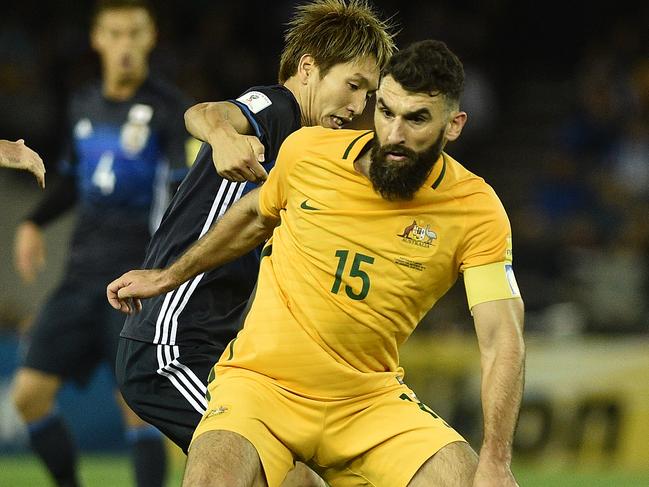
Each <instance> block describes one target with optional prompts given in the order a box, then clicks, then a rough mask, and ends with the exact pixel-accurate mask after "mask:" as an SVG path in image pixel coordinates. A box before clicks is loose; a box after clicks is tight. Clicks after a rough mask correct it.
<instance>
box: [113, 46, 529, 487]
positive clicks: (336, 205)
mask: <svg viewBox="0 0 649 487" xmlns="http://www.w3.org/2000/svg"><path fill="white" fill-rule="evenodd" d="M463 80H464V73H463V69H462V65H461V63H460V61H459V60H458V59H457V57H456V56H455V55H454V54H453V53H452V52H450V51H449V50H448V48H447V47H446V45H445V44H444V43H442V42H438V41H424V42H420V43H416V44H413V45H412V46H410V47H409V48H407V49H405V50H402V51H399V52H398V53H396V54H395V55H394V56H393V57H392V59H391V61H390V62H389V64H388V66H387V68H386V69H385V71H384V75H383V78H382V80H381V83H380V87H379V90H378V92H377V103H376V110H375V117H374V121H375V130H376V133H375V134H374V133H372V132H360V133H359V132H357V131H349V130H342V131H337V132H336V131H331V130H327V129H324V128H320V127H313V128H304V129H302V130H300V131H298V132H296V133H295V134H293V135H292V136H290V137H289V138H288V139H287V140H286V142H285V143H284V144H283V146H282V148H281V150H280V154H279V157H278V160H277V164H276V166H275V169H274V170H273V172H271V173H270V175H269V179H268V181H267V182H266V183H265V184H264V185H263V186H262V187H261V188H260V189H259V190H257V191H255V192H252V193H250V194H249V195H247V196H246V197H245V198H243V199H242V200H241V201H240V202H239V203H238V204H237V205H235V206H234V207H233V208H232V209H231V211H229V212H228V213H227V214H226V215H225V216H224V218H223V219H222V220H221V221H220V222H219V224H217V225H216V227H215V228H214V229H213V231H211V232H210V233H208V234H207V235H206V236H205V238H203V239H201V240H199V242H197V244H196V245H194V246H193V247H192V248H191V249H190V250H189V251H188V252H186V253H185V254H184V255H183V256H182V257H181V258H180V259H178V260H177V261H176V262H175V263H174V264H172V265H171V266H169V267H168V268H166V269H162V270H146V271H131V272H130V273H127V274H125V275H124V276H122V277H121V278H120V279H117V280H116V281H114V282H113V283H112V284H111V285H110V286H109V287H108V290H107V292H108V297H109V301H110V302H111V304H112V305H113V306H114V307H116V308H120V309H122V311H125V312H132V311H134V310H137V307H138V298H145V297H149V296H153V295H157V294H160V293H161V292H166V291H168V290H169V289H172V288H175V287H177V286H178V285H180V284H181V283H182V282H185V281H186V280H187V279H189V278H191V277H192V276H194V275H196V274H198V273H200V272H203V271H204V270H206V269H209V268H211V267H213V266H216V265H222V264H223V263H224V262H227V261H228V260H230V259H232V258H233V257H235V256H237V255H239V254H241V253H242V252H245V251H247V250H248V249H250V248H252V247H254V246H255V245H257V244H258V243H259V242H261V241H263V240H264V239H265V238H267V237H268V236H269V235H270V234H271V232H272V237H271V238H270V240H269V241H268V242H267V243H266V245H265V247H264V250H263V253H262V256H263V257H262V263H261V267H260V274H259V281H258V285H257V289H256V292H255V295H254V297H253V298H252V303H251V307H250V310H249V312H248V313H247V315H246V318H245V323H244V327H243V329H242V331H241V332H240V333H239V334H238V336H237V338H236V339H235V340H233V341H232V342H230V344H229V346H228V347H227V349H226V350H225V352H224V353H223V354H222V355H221V358H220V359H219V361H218V363H217V364H216V366H215V368H214V371H213V374H212V376H211V377H212V381H211V382H210V386H209V390H208V392H209V397H210V401H209V406H208V410H207V412H206V414H205V415H204V417H203V420H202V421H201V424H200V425H199V426H198V428H197V429H196V432H195V434H194V439H193V442H192V445H191V448H190V451H189V458H188V464H187V469H186V472H185V479H184V484H183V485H186V486H197V485H200V486H217V485H223V482H224V481H225V479H229V478H237V479H239V483H237V484H236V485H240V486H258V485H268V486H270V487H276V486H277V485H279V483H280V482H281V479H282V478H283V477H284V475H285V474H286V472H287V471H288V470H289V469H290V468H291V465H292V463H293V462H294V461H295V460H296V459H299V460H301V461H303V462H305V463H307V464H308V465H310V466H311V467H312V468H314V469H315V470H316V471H317V472H318V473H319V474H320V475H321V476H322V477H323V478H324V479H325V480H326V481H327V482H328V483H329V484H330V485H333V486H336V487H338V486H355V485H375V486H385V487H405V486H410V487H415V486H436V487H440V486H441V487H446V486H448V487H458V486H471V485H473V486H474V487H487V486H489V487H503V486H504V487H514V486H516V485H517V483H516V480H515V479H514V476H513V474H512V472H511V467H510V463H511V454H512V452H511V445H512V438H513V434H514V428H515V424H516V418H517V415H518V410H519V407H520V401H521V396H522V390H523V368H524V354H525V352H524V343H523V337H522V328H523V302H522V300H521V297H520V293H519V290H518V287H517V286H516V280H515V278H514V274H513V269H512V260H511V259H512V253H511V249H512V248H511V231H510V225H509V221H508V218H507V215H506V213H505V210H504V208H503V206H502V204H501V203H500V201H499V199H498V197H497V196H496V194H495V192H494V191H493V189H492V188H491V187H490V186H489V185H488V184H487V183H486V182H485V181H484V180H483V179H482V178H480V177H478V176H476V175H475V174H473V173H471V172H470V171H468V170H467V169H466V168H464V167H463V166H462V165H461V164H460V163H459V162H457V161H456V160H454V159H453V158H452V157H451V156H450V155H448V154H447V153H446V152H444V151H443V149H444V147H445V145H446V143H447V142H448V141H453V140H456V139H457V138H458V137H459V136H460V133H461V130H462V127H463V126H464V124H465V121H466V118H467V115H466V113H465V112H463V111H461V110H460V108H459V100H460V95H461V91H462V86H463ZM280 223H281V224H280ZM235 231H236V232H237V234H238V238H237V239H232V238H228V236H229V235H232V234H233V233H234V232H235ZM459 274H463V275H464V284H465V287H466V292H467V298H468V305H469V309H470V311H471V313H472V315H473V319H474V323H475V328H476V332H477V337H478V342H479V346H480V354H481V364H482V407H483V412H484V438H483V443H482V446H481V449H480V455H479V457H478V455H476V453H475V452H474V451H473V450H472V449H471V447H470V446H469V445H468V444H467V443H466V442H465V440H464V439H463V438H462V437H461V436H460V435H459V434H458V433H457V432H456V431H455V430H454V429H452V428H451V427H450V426H449V425H447V424H446V423H445V422H444V421H443V420H442V419H441V418H440V417H439V416H437V414H435V413H434V412H433V411H432V410H431V409H430V408H429V407H428V406H426V405H424V404H422V403H421V402H420V401H419V400H418V399H417V397H416V395H415V393H414V392H413V391H412V390H411V389H410V388H408V386H407V385H406V384H405V383H404V382H403V376H404V372H403V370H402V369H401V368H400V367H399V359H398V347H399V345H400V344H401V343H403V342H404V341H405V340H406V338H407V337H408V336H409V335H410V334H411V333H412V331H413V329H414V328H415V327H416V325H417V324H418V323H419V321H420V320H421V318H422V317H423V316H424V314H425V313H426V312H427V311H428V310H429V309H430V308H431V307H432V306H433V305H434V304H435V302H436V301H437V300H439V299H440V298H441V297H442V296H443V295H444V293H445V292H446V291H447V290H448V289H449V288H450V287H451V286H452V285H453V283H454V282H455V281H456V279H457V277H458V275H459ZM132 299H135V302H132V301H131V300H132Z"/></svg>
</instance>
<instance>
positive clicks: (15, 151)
mask: <svg viewBox="0 0 649 487" xmlns="http://www.w3.org/2000/svg"><path fill="white" fill-rule="evenodd" d="M0 166H1V167H10V168H13V169H24V170H26V171H29V172H31V173H32V174H33V175H34V176H35V177H36V181H38V184H39V186H40V187H41V188H45V166H44V165H43V160H42V159H41V156H39V155H38V154H37V153H36V152H34V151H33V150H32V149H30V148H29V147H27V146H26V145H25V141H24V140H23V139H19V140H17V141H16V142H11V141H10V140H0Z"/></svg>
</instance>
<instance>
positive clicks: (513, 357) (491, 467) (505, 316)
mask: <svg viewBox="0 0 649 487" xmlns="http://www.w3.org/2000/svg"><path fill="white" fill-rule="evenodd" d="M471 311H472V313H473V320H474V324H475V328H476V333H477V335H478V344H479V346H480V362H481V367H482V386H481V395H482V411H483V416H484V437H483V441H482V447H481V449H480V459H479V462H478V469H477V471H476V475H475V479H474V482H473V487H517V486H518V484H517V483H516V480H515V479H514V476H513V474H512V472H511V459H512V442H513V438H514V430H515V428H516V421H517V419H518V412H519V409H520V405H521V398H522V395H523V383H524V372H525V345H524V342H523V301H522V300H521V299H520V298H514V299H501V300H497V301H488V302H485V303H480V304H476V305H475V306H474V307H473V308H472V309H471Z"/></svg>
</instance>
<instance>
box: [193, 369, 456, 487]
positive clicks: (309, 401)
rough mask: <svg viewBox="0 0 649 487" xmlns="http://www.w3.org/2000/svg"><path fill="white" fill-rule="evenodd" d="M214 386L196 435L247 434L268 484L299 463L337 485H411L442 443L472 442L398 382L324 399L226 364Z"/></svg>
mask: <svg viewBox="0 0 649 487" xmlns="http://www.w3.org/2000/svg"><path fill="white" fill-rule="evenodd" d="M208 390H209V397H210V401H209V404H208V408H207V412H206V413H205V415H204V416H203V419H202V420H201V422H200V424H199V425H198V427H197V428H196V431H195V432H194V438H193V439H194V440H195V439H196V438H197V437H198V436H200V435H202V434H203V433H205V432H208V431H216V430H227V431H233V432H235V433H238V434H240V435H241V436H243V437H244V438H246V439H247V440H248V441H250V442H251V443H252V444H253V445H254V447H255V448H256V449H257V452H258V454H259V457H260V459H261V462H262V465H263V468H264V472H265V474H266V479H267V481H268V485H269V487H277V486H279V485H280V484H281V483H282V481H283V480H284V477H285V476H286V474H287V473H288V471H289V470H291V469H292V468H293V466H294V462H295V461H296V460H299V461H302V462H304V463H306V464H307V465H309V466H310V467H311V468H313V469H314V470H315V471H316V472H318V473H319V474H320V475H321V476H322V478H323V479H324V480H325V481H327V482H328V483H329V485H330V486H331V487H352V486H360V485H364V486H366V485H372V486H376V487H401V486H403V487H405V486H406V485H407V484H408V482H409V481H410V479H412V477H413V476H414V475H415V473H416V472H417V470H419V468H420V467H421V466H422V465H423V464H424V463H425V462H426V460H428V459H429V458H430V457H431V456H433V455H434V454H435V453H436V452H437V451H439V450H440V449H441V448H442V447H444V446H445V445H448V444H449V443H452V442H455V441H465V440H464V439H463V438H462V436H460V434H459V433H457V432H456V431H455V430H454V429H452V428H450V427H449V426H448V425H447V424H446V423H445V422H444V421H443V420H442V419H441V418H439V417H437V415H436V414H435V413H434V412H433V411H432V410H430V409H429V408H428V407H427V406H425V405H424V404H422V403H421V402H419V401H418V400H417V398H416V396H415V394H414V393H413V392H412V391H411V390H410V389H409V388H408V387H407V386H406V385H404V384H400V383H398V382H397V381H396V380H395V385H394V386H393V387H392V386H391V387H387V388H385V387H384V388H382V389H380V390H377V391H376V392H373V393H371V394H366V395H363V396H358V397H353V398H350V399H341V400H322V399H313V398H308V397H304V396H302V395H297V394H294V393H292V392H289V391H287V390H285V389H283V388H282V387H280V386H279V385H277V384H276V383H275V382H274V381H273V380H271V379H269V378H267V377H265V376H262V375H259V374H256V373H254V372H250V371H246V370H242V369H229V368H219V369H218V374H217V376H216V378H215V379H214V380H213V381H212V382H211V383H210V385H209V387H208Z"/></svg>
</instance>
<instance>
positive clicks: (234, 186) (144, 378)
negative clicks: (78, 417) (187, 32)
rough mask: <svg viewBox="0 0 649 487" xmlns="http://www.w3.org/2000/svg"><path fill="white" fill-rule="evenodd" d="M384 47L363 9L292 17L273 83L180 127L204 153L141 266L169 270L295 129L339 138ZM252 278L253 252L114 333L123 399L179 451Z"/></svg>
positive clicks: (381, 33)
mask: <svg viewBox="0 0 649 487" xmlns="http://www.w3.org/2000/svg"><path fill="white" fill-rule="evenodd" d="M393 49H394V44H393V40H392V36H391V34H390V33H389V32H388V26H387V24H386V23H385V22H384V21H381V20H380V19H379V18H378V17H377V15H376V13H375V12H374V11H373V9H372V8H370V7H369V6H368V4H366V3H365V2H363V1H350V2H344V1H342V0H318V1H315V2H311V3H307V4H305V5H303V6H301V7H299V8H298V9H297V11H296V14H295V16H294V17H293V19H292V21H291V22H290V24H289V29H288V31H287V32H286V45H285V48H284V50H283V53H282V56H281V62H280V68H279V82H280V84H277V85H272V86H256V87H253V88H250V89H249V90H247V91H246V92H245V93H244V94H243V95H241V96H240V97H239V98H237V99H236V100H230V101H227V102H218V103H211V104H201V105H198V106H197V107H195V108H194V109H192V110H190V111H188V113H187V115H186V121H187V127H188V129H189V130H190V132H191V133H192V134H193V135H194V136H196V137H197V138H199V139H201V140H204V141H206V142H207V143H205V144H203V146H202V148H201V150H200V152H199V154H198V156H197V160H196V162H195V163H194V164H193V166H192V169H191V170H190V172H189V175H188V176H187V178H186V179H185V181H184V182H183V184H182V186H181V187H180V188H179V190H178V192H177V193H176V195H175V196H174V198H173V199H172V201H171V204H170V205H169V208H168V210H167V212H166V214H165V216H164V218H163V220H162V223H161V225H160V227H159V229H158V230H157V231H156V233H155V235H154V236H153V239H152V241H151V244H150V245H149V247H148V249H147V255H146V259H145V261H144V267H145V268H158V267H164V266H167V265H169V264H171V263H172V262H174V261H175V260H176V258H177V257H178V256H179V255H181V254H182V252H184V251H185V250H186V249H187V248H188V247H189V246H190V245H192V244H193V243H194V242H195V241H196V240H198V239H199V238H200V237H201V236H202V235H204V234H205V232H207V231H208V230H209V228H210V227H211V226H212V224H213V223H214V222H216V221H217V220H218V218H219V217H220V216H221V215H222V214H223V213H224V212H225V211H226V210H227V209H228V208H229V207H230V206H231V205H232V204H233V203H234V202H236V201H237V200H238V199H239V198H240V197H241V196H242V195H243V194H245V193H247V192H248V191H250V190H251V189H253V188H254V187H256V185H257V184H256V183H257V182H258V181H263V180H264V179H265V177H266V173H267V171H268V170H270V169H271V168H272V167H273V165H274V161H275V158H276V156H277V152H278V150H279V146H280V144H281V143H282V141H283V140H284V139H285V138H286V137H287V136H288V135H289V134H290V133H292V132H293V131H295V130H297V129H298V128H299V127H300V126H302V125H309V126H311V125H322V126H324V127H329V128H340V127H342V126H343V125H345V124H347V123H348V122H350V121H351V120H352V119H353V118H354V117H355V116H357V115H360V114H361V113H362V111H363V109H364V108H365V104H366V102H367V99H368V97H369V96H370V95H371V94H372V92H373V91H374V90H376V88H377V84H378V77H379V70H380V68H381V67H382V66H383V65H385V63H386V61H387V59H388V58H389V56H390V54H391V53H392V51H393ZM212 159H214V163H215V164H216V166H217V168H218V170H219V173H220V175H219V173H217V171H215V169H214V166H213V162H212ZM260 161H261V162H263V165H262V164H260ZM224 176H226V177H228V178H230V179H232V181H231V180H228V179H226V178H225V177H224ZM230 237H231V238H233V239H236V238H238V235H231V236H230ZM258 268H259V253H258V252H251V253H249V254H247V255H245V256H243V257H242V258H240V259H238V260H237V261H235V262H233V263H231V264H228V265H226V266H223V267H221V268H219V269H215V270H212V271H210V272H207V273H205V274H201V275H200V276H198V277H197V278H195V279H193V280H192V281H191V282H187V283H186V284H184V285H183V286H181V288H180V289H178V290H174V291H173V292H170V293H168V294H167V295H165V296H160V297H159V298H156V299H151V300H148V301H146V302H145V303H144V309H143V311H142V313H140V314H137V315H131V316H129V317H128V319H127V320H126V323H125V325H124V329H123V330H122V333H121V337H122V338H121V340H120V348H119V353H118V358H117V379H118V383H119V385H120V389H121V391H122V393H123V395H124V398H125V399H126V401H127V402H128V404H129V405H130V406H131V407H132V409H133V410H134V411H135V412H136V413H137V414H139V415H140V417H142V418H143V419H145V420H146V421H148V422H150V423H151V424H154V425H156V426H157V427H158V428H159V429H160V430H161V431H163V432H164V433H165V434H167V435H168V436H169V437H170V438H171V439H172V440H173V441H174V442H175V443H176V444H178V445H179V446H180V447H181V448H182V449H183V450H184V451H185V452H186V451H187V448H188V446H189V441H190V440H191V436H192V434H193V431H194V429H195V427H196V425H197V424H198V422H199V421H200V419H201V417H202V415H203V414H204V412H205V408H206V405H207V400H206V398H205V392H206V390H207V377H208V374H209V371H210V369H211V367H212V365H213V363H214V361H215V359H216V358H217V357H218V356H219V355H220V354H221V352H222V351H223V349H224V348H225V346H226V345H227V343H228V342H230V340H231V339H232V338H234V336H235V335H236V333H237V331H238V329H239V322H240V316H241V312H242V311H243V309H244V307H245V305H246V302H247V300H248V298H249V296H250V293H251V291H252V289H253V287H254V285H255V282H256V280H257V273H258Z"/></svg>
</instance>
